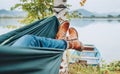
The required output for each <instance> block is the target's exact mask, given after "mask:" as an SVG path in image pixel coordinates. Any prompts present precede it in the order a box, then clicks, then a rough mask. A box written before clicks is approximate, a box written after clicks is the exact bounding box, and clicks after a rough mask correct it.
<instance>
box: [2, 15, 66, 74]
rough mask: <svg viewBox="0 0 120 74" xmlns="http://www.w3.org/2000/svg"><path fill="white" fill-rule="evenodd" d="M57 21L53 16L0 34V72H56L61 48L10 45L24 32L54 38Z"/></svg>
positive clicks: (6, 73)
mask: <svg viewBox="0 0 120 74" xmlns="http://www.w3.org/2000/svg"><path fill="white" fill-rule="evenodd" d="M58 26H59V21H58V19H57V18H56V17H55V16H52V17H49V18H45V19H42V20H38V21H36V22H34V23H31V24H30V25H27V26H24V27H22V28H19V29H16V30H14V31H11V32H8V33H6V34H3V35H1V36H0V74H58V73H59V68H60V63H61V58H62V55H63V52H64V51H63V50H62V49H55V48H42V47H41V48H40V47H11V46H10V45H12V44H13V43H14V42H15V41H16V40H17V39H18V38H20V37H21V36H23V35H26V34H32V35H36V36H41V37H42V36H43V37H47V38H55V35H56V33H57V31H58Z"/></svg>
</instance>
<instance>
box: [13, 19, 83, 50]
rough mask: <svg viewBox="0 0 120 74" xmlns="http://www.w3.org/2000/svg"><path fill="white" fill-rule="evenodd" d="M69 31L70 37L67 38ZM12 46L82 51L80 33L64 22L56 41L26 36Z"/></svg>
mask: <svg viewBox="0 0 120 74" xmlns="http://www.w3.org/2000/svg"><path fill="white" fill-rule="evenodd" d="M67 31H68V34H69V36H66V34H67ZM12 46H21V47H47V48H59V49H75V50H78V51H81V50H82V49H83V45H82V43H81V42H80V41H79V40H78V32H77V30H76V29H75V28H73V27H70V28H69V22H68V21H65V22H63V23H62V24H61V25H60V27H59V29H58V32H57V34H56V39H52V38H46V37H39V36H35V35H24V36H22V37H21V38H19V39H18V40H17V41H16V42H15V43H14V44H13V45H12Z"/></svg>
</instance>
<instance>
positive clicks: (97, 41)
mask: <svg viewBox="0 0 120 74" xmlns="http://www.w3.org/2000/svg"><path fill="white" fill-rule="evenodd" d="M18 20H20V19H18V18H17V19H16V18H14V19H1V18H0V34H3V33H6V32H8V31H11V30H12V29H8V28H4V27H3V26H5V25H17V26H18V25H21V24H20V23H19V22H18ZM70 24H71V27H75V28H76V29H77V31H78V32H79V39H80V41H82V42H83V43H84V44H93V45H95V46H96V47H97V48H98V49H99V51H100V53H101V55H102V58H103V59H104V60H106V62H111V61H113V60H120V54H119V53H120V39H119V38H120V21H119V19H113V20H112V19H92V20H91V19H72V20H71V21H70Z"/></svg>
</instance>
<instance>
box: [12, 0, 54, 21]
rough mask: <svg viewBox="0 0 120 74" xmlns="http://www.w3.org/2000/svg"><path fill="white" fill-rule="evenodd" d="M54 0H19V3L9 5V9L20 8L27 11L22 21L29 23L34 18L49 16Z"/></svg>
mask: <svg viewBox="0 0 120 74" xmlns="http://www.w3.org/2000/svg"><path fill="white" fill-rule="evenodd" d="M53 1H54V0H20V3H18V4H15V6H13V7H11V10H14V9H16V8H22V10H23V11H25V12H27V13H28V15H27V17H26V18H25V19H24V20H23V21H22V22H23V23H30V22H32V21H34V20H36V19H41V18H44V17H47V16H50V15H51V14H52V13H53V10H52V8H53Z"/></svg>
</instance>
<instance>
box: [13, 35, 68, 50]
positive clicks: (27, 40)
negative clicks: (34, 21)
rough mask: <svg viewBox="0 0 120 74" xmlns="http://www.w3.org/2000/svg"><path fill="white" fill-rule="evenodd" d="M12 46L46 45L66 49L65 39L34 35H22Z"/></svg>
mask: <svg viewBox="0 0 120 74" xmlns="http://www.w3.org/2000/svg"><path fill="white" fill-rule="evenodd" d="M12 46H19V47H47V48H59V49H66V48H67V42H66V41H65V40H56V39H51V38H45V37H38V36H35V35H24V36H22V37H21V38H19V39H18V40H17V41H16V42H15V43H14V44H13V45H12Z"/></svg>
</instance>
